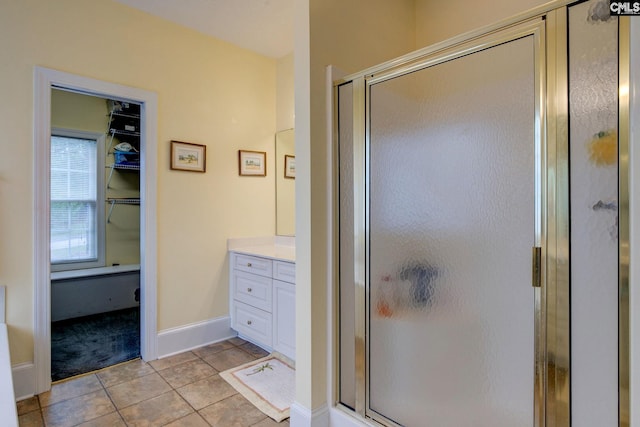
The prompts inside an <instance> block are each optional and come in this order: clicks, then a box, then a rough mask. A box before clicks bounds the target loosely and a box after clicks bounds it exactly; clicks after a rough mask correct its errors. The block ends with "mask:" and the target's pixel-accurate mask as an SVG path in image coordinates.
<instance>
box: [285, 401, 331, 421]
mask: <svg viewBox="0 0 640 427" xmlns="http://www.w3.org/2000/svg"><path fill="white" fill-rule="evenodd" d="M289 413H290V419H289V424H290V425H291V427H329V407H328V406H327V405H323V406H321V407H319V408H316V409H314V410H311V409H308V408H307V407H305V406H303V405H301V404H299V403H298V402H293V404H292V405H291V409H290V411H289Z"/></svg>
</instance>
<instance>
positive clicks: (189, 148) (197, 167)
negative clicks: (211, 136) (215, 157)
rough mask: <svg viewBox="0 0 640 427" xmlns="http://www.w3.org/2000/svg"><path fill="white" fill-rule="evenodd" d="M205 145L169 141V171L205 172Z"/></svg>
mask: <svg viewBox="0 0 640 427" xmlns="http://www.w3.org/2000/svg"><path fill="white" fill-rule="evenodd" d="M206 157H207V147H206V145H200V144H192V143H190V142H181V141H171V169H173V170H181V171H191V172H204V171H205V170H206Z"/></svg>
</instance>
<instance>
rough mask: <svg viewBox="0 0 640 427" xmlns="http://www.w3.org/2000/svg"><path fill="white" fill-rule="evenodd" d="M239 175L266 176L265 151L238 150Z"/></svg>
mask: <svg viewBox="0 0 640 427" xmlns="http://www.w3.org/2000/svg"><path fill="white" fill-rule="evenodd" d="M238 160H239V174H240V176H267V153H266V152H264V151H249V150H239V151H238Z"/></svg>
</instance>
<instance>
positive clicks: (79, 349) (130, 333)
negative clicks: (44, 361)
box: [51, 307, 140, 381]
mask: <svg viewBox="0 0 640 427" xmlns="http://www.w3.org/2000/svg"><path fill="white" fill-rule="evenodd" d="M137 357H140V308H138V307H135V308H128V309H125V310H118V311H112V312H109V313H102V314H94V315H91V316H85V317H78V318H75V319H68V320H61V321H58V322H52V323H51V380H52V381H58V380H61V379H65V378H69V377H72V376H74V375H80V374H85V373H87V372H91V371H95V370H98V369H102V368H106V367H107V366H111V365H115V364H117V363H121V362H126V361H127V360H131V359H135V358H137Z"/></svg>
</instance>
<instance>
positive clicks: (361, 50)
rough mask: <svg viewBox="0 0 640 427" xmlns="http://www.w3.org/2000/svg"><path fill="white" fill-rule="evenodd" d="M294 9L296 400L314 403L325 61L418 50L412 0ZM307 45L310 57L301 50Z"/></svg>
mask: <svg viewBox="0 0 640 427" xmlns="http://www.w3.org/2000/svg"><path fill="white" fill-rule="evenodd" d="M307 7H308V12H306V10H307V9H306V8H307ZM305 12H306V13H307V15H306V16H305ZM296 17H297V19H298V22H297V23H296V43H297V44H296V50H295V55H296V58H295V63H296V71H295V73H296V76H295V77H296V85H295V87H296V95H295V96H296V162H297V168H298V170H297V176H296V246H297V254H296V304H297V305H296V313H297V316H298V319H297V323H298V328H297V333H296V340H297V341H296V343H297V344H296V345H297V353H296V367H297V372H298V375H297V378H296V386H297V390H296V400H297V401H298V402H299V403H300V404H302V405H304V406H306V407H308V408H317V407H319V406H320V405H322V404H324V403H326V397H327V381H326V379H327V378H326V375H327V371H326V363H327V347H326V346H327V341H326V340H327V315H326V313H327V280H328V277H329V276H328V270H327V262H328V259H327V249H328V243H329V239H328V238H329V237H330V234H329V232H328V228H327V221H328V215H327V209H328V205H327V199H328V198H329V197H330V191H331V189H330V188H329V186H328V178H329V176H328V169H327V164H328V161H329V158H328V151H327V149H328V144H327V136H328V135H327V129H326V123H327V122H326V119H327V114H326V111H327V110H326V109H327V107H326V105H327V104H326V102H327V99H326V84H325V67H326V66H327V65H330V64H332V65H334V66H335V67H337V68H338V69H340V70H342V71H344V72H347V73H348V72H355V71H358V70H360V69H363V68H366V67H369V66H371V65H375V64H377V63H379V62H382V61H386V60H388V59H392V58H394V57H396V56H399V55H402V54H405V53H407V52H410V51H411V50H413V49H414V43H415V26H414V22H415V17H414V1H413V0H401V1H400V0H398V1H388V0H375V1H371V0H369V1H367V0H360V1H353V2H341V1H338V0H310V1H308V2H307V1H306V0H299V1H297V3H296ZM306 17H308V18H306ZM305 20H306V22H305ZM305 25H308V28H309V29H308V32H307V33H308V34H309V35H308V36H307V35H305V28H304V27H305ZM306 37H309V43H308V44H307V45H305V43H306ZM306 49H308V50H309V53H308V55H309V58H310V59H309V62H306V61H305V59H304V58H298V55H299V54H300V55H301V56H304V53H305V50H306ZM306 93H310V97H309V96H307V95H306ZM301 175H302V176H301Z"/></svg>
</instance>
